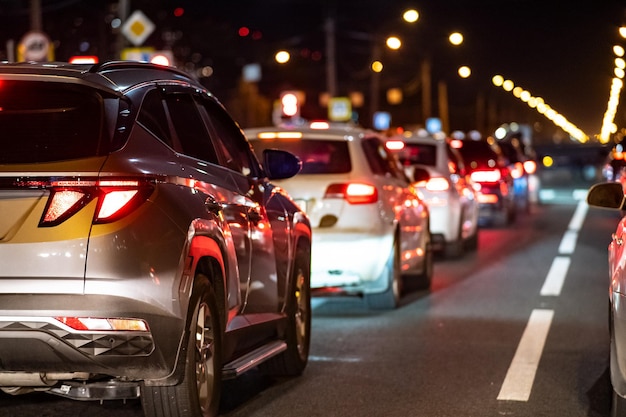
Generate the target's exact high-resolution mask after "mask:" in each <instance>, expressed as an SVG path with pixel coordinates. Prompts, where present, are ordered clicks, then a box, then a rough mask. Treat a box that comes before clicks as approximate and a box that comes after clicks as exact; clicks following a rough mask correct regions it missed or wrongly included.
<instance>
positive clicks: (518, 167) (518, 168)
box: [510, 162, 524, 179]
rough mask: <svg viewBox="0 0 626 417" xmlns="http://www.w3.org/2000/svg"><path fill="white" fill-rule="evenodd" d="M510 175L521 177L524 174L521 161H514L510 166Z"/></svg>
mask: <svg viewBox="0 0 626 417" xmlns="http://www.w3.org/2000/svg"><path fill="white" fill-rule="evenodd" d="M510 172H511V176H512V177H513V178H514V179H517V178H521V177H522V176H523V175H524V165H522V163H521V162H516V163H515V164H514V165H513V166H512V167H511V171H510Z"/></svg>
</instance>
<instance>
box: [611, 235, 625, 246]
mask: <svg viewBox="0 0 626 417" xmlns="http://www.w3.org/2000/svg"><path fill="white" fill-rule="evenodd" d="M611 237H612V238H613V242H615V244H616V245H618V246H622V244H623V243H624V239H622V238H621V237H618V236H617V235H616V234H615V233H613V234H612V235H611Z"/></svg>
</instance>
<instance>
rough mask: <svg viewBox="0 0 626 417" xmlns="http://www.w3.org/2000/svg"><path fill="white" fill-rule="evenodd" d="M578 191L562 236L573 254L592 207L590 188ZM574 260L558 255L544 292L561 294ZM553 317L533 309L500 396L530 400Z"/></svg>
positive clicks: (564, 251) (551, 313)
mask: <svg viewBox="0 0 626 417" xmlns="http://www.w3.org/2000/svg"><path fill="white" fill-rule="evenodd" d="M576 191H577V192H575V193H574V197H575V198H577V199H579V200H581V201H580V202H579V203H578V205H577V207H576V211H575V212H574V216H573V217H572V219H571V220H570V223H569V226H568V230H567V231H566V232H565V235H564V236H563V239H562V240H561V244H560V246H559V253H560V254H570V255H571V254H572V253H574V249H575V248H576V240H577V239H578V232H579V231H580V229H581V227H582V225H583V222H584V220H585V216H586V215H587V211H588V209H589V206H588V205H587V203H586V201H583V200H584V198H586V191H584V190H576ZM570 263H571V259H570V257H569V256H557V257H556V258H554V261H553V262H552V266H551V267H550V271H548V275H547V277H546V280H545V281H544V283H543V287H542V288H541V295H542V296H558V295H560V294H561V289H562V288H563V283H564V282H565V277H566V275H567V271H568V269H569V266H570ZM553 317H554V311H553V310H533V312H532V314H531V316H530V319H529V320H528V324H527V325H526V329H525V330H524V334H523V335H522V340H521V341H520V343H519V345H518V346H517V351H516V352H515V356H514V357H513V361H512V362H511V365H510V366H509V370H508V371H507V374H506V377H505V379H504V382H503V384H502V387H501V388H500V393H499V394H498V400H510V401H528V398H529V397H530V391H531V390H532V386H533V383H534V379H535V374H536V373H537V367H538V365H539V360H540V359H541V354H542V352H543V347H544V345H545V343H546V338H547V337H548V331H549V330H550V325H551V324H552V318H553Z"/></svg>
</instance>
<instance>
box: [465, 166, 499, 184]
mask: <svg viewBox="0 0 626 417" xmlns="http://www.w3.org/2000/svg"><path fill="white" fill-rule="evenodd" d="M470 177H471V178H472V181H475V182H498V181H500V178H502V173H501V172H500V170H499V169H490V170H477V171H474V172H472V173H471V175H470Z"/></svg>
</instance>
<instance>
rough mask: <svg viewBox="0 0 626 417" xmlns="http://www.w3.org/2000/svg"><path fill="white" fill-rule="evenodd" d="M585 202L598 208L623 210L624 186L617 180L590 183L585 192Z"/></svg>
mask: <svg viewBox="0 0 626 417" xmlns="http://www.w3.org/2000/svg"><path fill="white" fill-rule="evenodd" d="M587 204H589V205H590V206H594V207H600V208H609V209H620V210H624V188H623V187H622V184H621V183H619V182H603V183H600V184H595V185H592V186H591V188H590V189H589V192H588V193H587Z"/></svg>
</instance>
